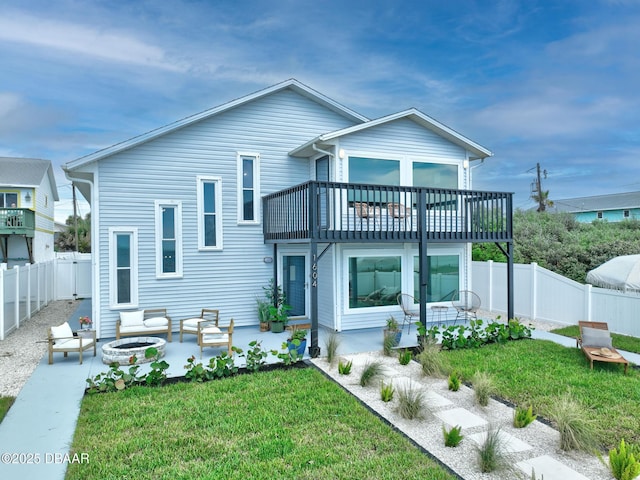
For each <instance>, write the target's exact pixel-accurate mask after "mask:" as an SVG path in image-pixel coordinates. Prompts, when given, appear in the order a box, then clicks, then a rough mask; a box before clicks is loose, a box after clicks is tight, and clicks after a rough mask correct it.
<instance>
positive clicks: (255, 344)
mask: <svg viewBox="0 0 640 480" xmlns="http://www.w3.org/2000/svg"><path fill="white" fill-rule="evenodd" d="M240 353H241V352H240ZM267 355H269V353H268V352H267V351H266V350H263V349H262V342H261V341H260V342H259V341H257V340H252V341H251V342H249V349H248V350H247V365H246V366H247V370H248V371H250V372H257V371H258V370H260V369H261V368H262V366H263V365H264V364H265V363H267V360H266V358H267Z"/></svg>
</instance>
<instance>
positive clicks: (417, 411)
mask: <svg viewBox="0 0 640 480" xmlns="http://www.w3.org/2000/svg"><path fill="white" fill-rule="evenodd" d="M424 409H425V399H424V391H423V390H421V389H419V388H413V387H410V386H409V387H404V388H401V389H399V390H398V406H397V407H396V412H398V414H399V415H400V416H401V417H402V418H406V419H407V420H414V419H421V418H424Z"/></svg>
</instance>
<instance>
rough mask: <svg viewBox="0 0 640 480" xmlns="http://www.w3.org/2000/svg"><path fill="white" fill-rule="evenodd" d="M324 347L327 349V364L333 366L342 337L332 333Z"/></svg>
mask: <svg viewBox="0 0 640 480" xmlns="http://www.w3.org/2000/svg"><path fill="white" fill-rule="evenodd" d="M324 347H325V348H326V349H327V362H328V363H329V365H333V363H334V362H335V361H336V355H337V354H338V348H339V347H340V336H339V335H338V334H337V333H336V332H331V333H330V334H329V336H328V337H327V339H326V340H325V343H324Z"/></svg>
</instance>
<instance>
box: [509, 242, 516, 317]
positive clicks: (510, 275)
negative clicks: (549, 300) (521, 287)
mask: <svg viewBox="0 0 640 480" xmlns="http://www.w3.org/2000/svg"><path fill="white" fill-rule="evenodd" d="M513 303H514V302H513V240H509V241H508V242H507V321H509V320H513V319H514V318H515V316H514V306H513Z"/></svg>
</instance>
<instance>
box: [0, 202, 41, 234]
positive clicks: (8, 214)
mask: <svg viewBox="0 0 640 480" xmlns="http://www.w3.org/2000/svg"><path fill="white" fill-rule="evenodd" d="M35 228H36V217H35V212H34V211H33V210H29V209H28V208H0V234H3V235H27V236H31V237H32V236H33V232H34V230H35Z"/></svg>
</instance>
